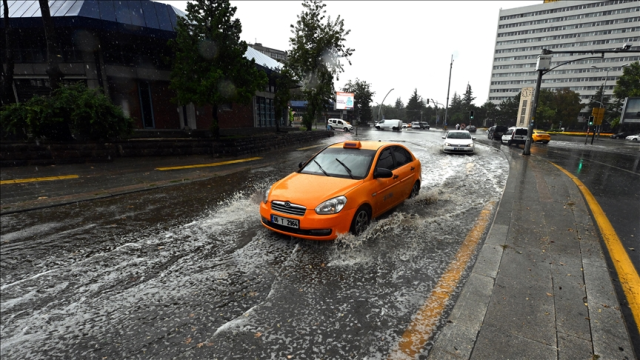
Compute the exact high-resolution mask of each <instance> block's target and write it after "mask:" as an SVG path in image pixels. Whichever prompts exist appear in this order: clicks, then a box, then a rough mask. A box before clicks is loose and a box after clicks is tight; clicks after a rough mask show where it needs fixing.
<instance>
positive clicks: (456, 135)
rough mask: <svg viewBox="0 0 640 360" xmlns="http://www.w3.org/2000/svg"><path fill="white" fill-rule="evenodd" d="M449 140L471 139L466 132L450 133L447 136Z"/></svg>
mask: <svg viewBox="0 0 640 360" xmlns="http://www.w3.org/2000/svg"><path fill="white" fill-rule="evenodd" d="M447 138H449V139H471V134H469V133H468V132H450V133H449V134H448V135H447Z"/></svg>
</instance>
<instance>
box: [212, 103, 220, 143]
mask: <svg viewBox="0 0 640 360" xmlns="http://www.w3.org/2000/svg"><path fill="white" fill-rule="evenodd" d="M212 117H213V120H212V123H211V134H212V135H213V138H214V139H216V140H218V139H220V123H218V104H214V105H213V114H212Z"/></svg>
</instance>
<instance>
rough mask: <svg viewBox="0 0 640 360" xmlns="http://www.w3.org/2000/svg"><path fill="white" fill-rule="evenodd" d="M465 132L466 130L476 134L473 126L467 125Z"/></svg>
mask: <svg viewBox="0 0 640 360" xmlns="http://www.w3.org/2000/svg"><path fill="white" fill-rule="evenodd" d="M465 130H467V131H468V132H470V133H474V132H476V130H477V129H476V127H475V125H467V127H466V128H465Z"/></svg>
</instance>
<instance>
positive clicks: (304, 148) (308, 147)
mask: <svg viewBox="0 0 640 360" xmlns="http://www.w3.org/2000/svg"><path fill="white" fill-rule="evenodd" d="M320 146H324V145H323V144H320V145H313V146H307V147H303V148H300V149H296V150H309V149H313V148H317V147H320Z"/></svg>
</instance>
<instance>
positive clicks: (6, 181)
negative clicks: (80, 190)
mask: <svg viewBox="0 0 640 360" xmlns="http://www.w3.org/2000/svg"><path fill="white" fill-rule="evenodd" d="M77 178H78V175H61V176H49V177H41V178H31V179H13V180H2V181H0V185H7V184H21V183H28V182H37V181H53V180H66V179H77Z"/></svg>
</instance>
